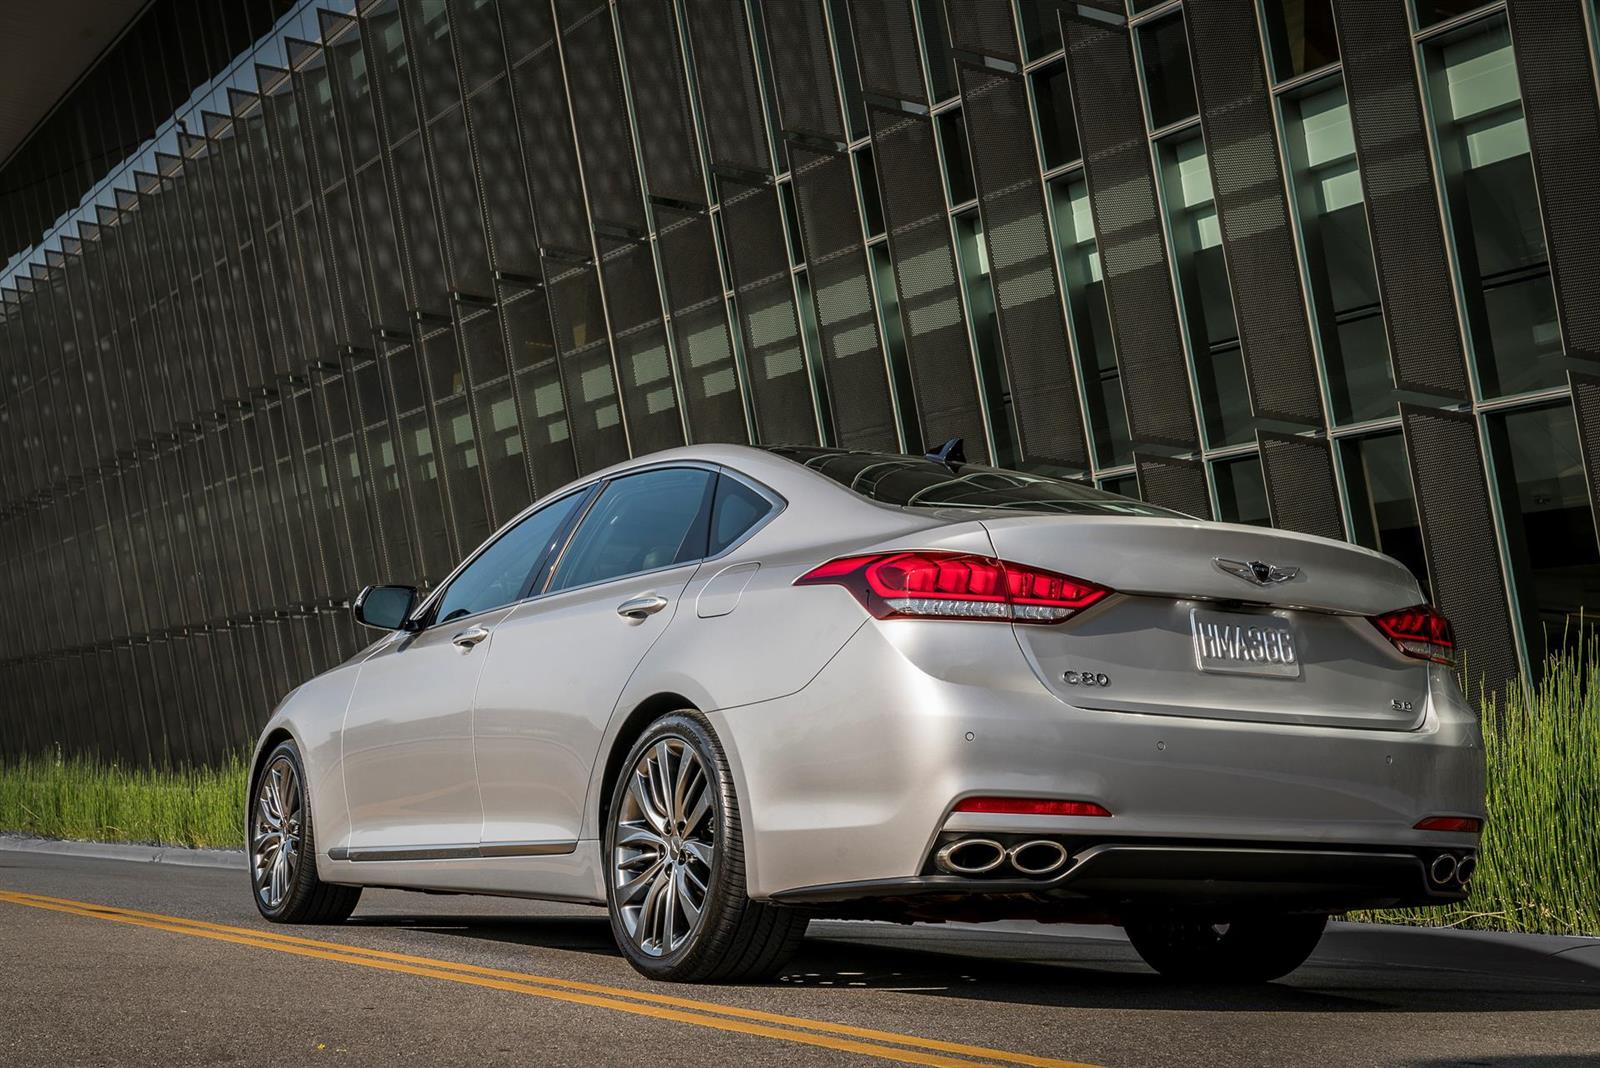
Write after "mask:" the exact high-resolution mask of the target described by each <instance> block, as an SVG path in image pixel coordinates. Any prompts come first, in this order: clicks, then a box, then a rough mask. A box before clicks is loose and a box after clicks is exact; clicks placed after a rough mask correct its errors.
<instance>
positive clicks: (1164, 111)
mask: <svg viewBox="0 0 1600 1068" xmlns="http://www.w3.org/2000/svg"><path fill="white" fill-rule="evenodd" d="M1138 34H1139V59H1140V63H1141V65H1142V66H1143V67H1144V88H1145V95H1146V97H1147V98H1148V99H1149V102H1150V128H1151V129H1152V130H1159V129H1161V128H1162V127H1164V126H1171V125H1172V124H1173V123H1175V122H1182V121H1183V120H1184V119H1187V118H1190V117H1191V116H1194V115H1198V114H1199V113H1200V111H1199V108H1198V107H1197V106H1196V105H1195V99H1194V75H1193V73H1192V72H1191V71H1190V69H1189V42H1188V40H1187V39H1186V38H1185V36H1184V32H1183V12H1182V11H1174V12H1173V13H1172V14H1170V15H1163V16H1162V17H1161V18H1158V19H1152V20H1151V21H1149V22H1146V23H1144V24H1143V25H1141V26H1140V27H1139V29H1138Z"/></svg>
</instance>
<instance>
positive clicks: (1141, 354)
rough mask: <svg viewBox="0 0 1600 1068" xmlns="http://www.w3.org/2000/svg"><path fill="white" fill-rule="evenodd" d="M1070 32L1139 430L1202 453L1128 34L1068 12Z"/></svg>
mask: <svg viewBox="0 0 1600 1068" xmlns="http://www.w3.org/2000/svg"><path fill="white" fill-rule="evenodd" d="M1061 29H1062V34H1063V35H1064V36H1065V38H1066V41H1067V74H1068V77H1069V79H1070V80H1071V82H1072V102H1073V110H1074V112H1075V113H1076V115H1077V119H1078V136H1079V139H1080V140H1081V142H1082V145H1083V168H1084V175H1085V178H1086V181H1087V184H1088V187H1089V201H1090V207H1091V208H1092V214H1093V216H1094V230H1095V238H1096V240H1097V242H1098V246H1099V250H1100V263H1101V269H1102V272H1103V275H1104V280H1105V294H1106V307H1107V310H1108V312H1109V313H1110V318H1111V336H1112V339H1113V342H1114V344H1115V346H1116V351H1117V368H1118V370H1119V372H1120V373H1121V376H1122V383H1123V396H1124V399H1125V401H1126V403H1127V408H1128V428H1129V432H1130V434H1131V436H1132V437H1133V440H1134V441H1136V442H1152V443H1154V444H1159V445H1171V446H1174V447H1176V448H1194V447H1195V446H1196V445H1198V444H1199V437H1198V433H1197V431H1196V429H1195V422H1194V399H1193V397H1192V396H1191V395H1190V392H1189V390H1188V388H1187V382H1188V371H1187V369H1186V368H1185V367H1184V357H1183V335H1182V333H1181V332H1180V330H1179V327H1178V315H1177V304H1176V301H1175V299H1174V297H1173V292H1172V275H1171V273H1170V271H1169V270H1168V264H1167V247H1166V242H1165V239H1164V237H1163V233H1162V225H1161V211H1160V206H1159V203H1158V201H1157V200H1156V186H1155V176H1154V174H1153V173H1152V171H1151V164H1150V150H1149V147H1148V145H1147V143H1146V139H1145V132H1144V114H1143V108H1142V106H1141V104H1140V103H1139V83H1138V80H1137V77H1136V75H1135V74H1134V68H1133V53H1132V52H1131V51H1130V50H1129V41H1128V34H1127V31H1126V30H1124V29H1120V28H1117V27H1113V26H1109V25H1107V24H1106V23H1104V22H1101V21H1099V20H1096V19H1091V18H1086V17H1084V16H1082V15H1080V14H1076V13H1065V12H1064V13H1063V14H1062V16H1061Z"/></svg>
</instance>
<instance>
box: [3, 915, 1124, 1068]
mask: <svg viewBox="0 0 1600 1068" xmlns="http://www.w3.org/2000/svg"><path fill="white" fill-rule="evenodd" d="M0 901H6V902H10V903H11V904H14V905H26V906H28V907H29V908H36V909H47V910H49V911H51V912H61V913H66V914H67V915H71V916H82V917H86V918H89V919H96V920H109V921H111V922H114V923H123V924H129V925H131V926H134V927H145V928H149V929H150V930H154V931H167V932H170V933H172V934H182V935H191V936H193V937H196V938H208V939H211V940H213V941H217V942H231V943H233V944H235V945H241V946H250V947H253V948H255V949H269V950H274V951H276V952H279V953H291V954H294V955H295V956H299V957H312V958H316V959H318V960H328V961H336V962H338V963H340V964H351V965H357V966H360V967H363V968H376V969H378V970H380V971H387V972H400V973H403V974H406V975H417V976H423V977H425V978H429V979H440V980H444V981H445V982H451V983H461V984H464V985H467V986H478V987H486V988H488V989H491V990H503V991H506V992H508V993H513V994H523V995H526V996H528V997H536V998H545V999H548V1000H551V1001H565V1002H568V1003H570V1004H575V1005H588V1006H590V1007H593V1008H600V1009H609V1010H611V1011H613V1012H625V1013H629V1014H631V1015H634V1016H648V1017H652V1018H654V1019H657V1020H671V1021H674V1022H676V1023H684V1024H691V1025H693V1026H696V1027H706V1028H710V1029H712V1030H715V1031H727V1032H732V1033H735V1034H742V1035H755V1036H758V1037H761V1038H769V1039H773V1040H775V1041H779V1042H797V1043H800V1044H802V1045H807V1046H819V1047H822V1048H824V1049H830V1050H838V1051H841V1052H845V1053H857V1054H861V1055H862V1056H867V1057H878V1058H882V1059H884V1060H890V1061H898V1062H900V1063H903V1064H921V1065H930V1066H934V1068H976V1066H979V1065H983V1066H990V1068H994V1066H1007V1065H1026V1066H1028V1068H1093V1066H1092V1065H1085V1064H1083V1063H1081V1062H1078V1061H1065V1060H1058V1059H1055V1058H1052V1057H1040V1056H1035V1055H1033V1054H1028V1053H1012V1052H1008V1051H1006V1050H999V1049H990V1048H988V1047H986V1046H972V1045H967V1044H965V1043H961V1042H943V1041H940V1040H938V1039H932V1038H919V1037H917V1036H915V1035H903V1034H898V1033H896V1032H894V1031H878V1030H875V1029H873V1028H870V1027H853V1026H850V1025H849V1024H838V1023H829V1022H827V1021H825V1020H811V1019H807V1018H805V1017H801V1016H785V1015H782V1014H779V1013H773V1012H762V1011H761V1010H759V1009H747V1008H743V1007H741V1006H737V1005H722V1004H718V1003H717V1002H712V1001H697V1000H695V999H693V998H684V997H676V996H674V995H671V994H658V993H653V992H648V991H642V990H629V989H627V988H625V987H614V986H602V985H600V984H598V983H586V982H582V981H580V980H574V979H557V978H553V977H551V976H544V975H534V974H532V973H529V972H515V971H505V970H502V969H499V968H485V967H481V966H479V965H476V964H462V963H458V962H456V961H449V960H440V959H437V958H434V957H419V956H413V955H411V954H407V953H392V952H389V951H388V950H382V949H369V948H367V947H365V946H352V945H343V944H340V943H338V942H322V941H318V940H316V939H313V938H301V937H299V936H296V935H289V934H282V933H280V932H277V931H267V930H256V929H252V928H248V927H229V926H227V925H225V924H220V923H210V922H207V921H205V920H191V919H186V918H184V917H181V916H164V915H162V914H161V913H157V912H142V911H140V910H138V909H127V908H120V907H117V906H112V905H97V904H91V903H88V902H83V901H72V900H69V899H67V898H58V897H45V896H44V895H42V894H27V893H22V892H20V891H13V890H0Z"/></svg>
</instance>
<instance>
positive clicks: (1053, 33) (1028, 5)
mask: <svg viewBox="0 0 1600 1068" xmlns="http://www.w3.org/2000/svg"><path fill="white" fill-rule="evenodd" d="M991 2H992V0H991ZM1072 6H1073V5H1072V4H1071V3H1070V2H1068V0H1020V2H1019V3H1018V4H1017V14H1018V15H1020V16H1021V19H1022V44H1023V46H1024V48H1025V49H1026V51H1027V56H1028V58H1029V59H1038V58H1039V57H1040V56H1048V55H1049V54H1050V53H1051V52H1054V51H1057V50H1058V49H1060V47H1061V21H1060V18H1059V13H1060V12H1062V11H1065V10H1071V8H1072Z"/></svg>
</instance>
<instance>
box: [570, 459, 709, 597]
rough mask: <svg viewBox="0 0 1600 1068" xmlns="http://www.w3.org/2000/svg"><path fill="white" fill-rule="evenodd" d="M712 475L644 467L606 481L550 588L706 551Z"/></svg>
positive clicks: (687, 558) (655, 565)
mask: <svg viewBox="0 0 1600 1068" xmlns="http://www.w3.org/2000/svg"><path fill="white" fill-rule="evenodd" d="M715 484H716V475H714V474H713V473H712V472H710V471H703V470H700V469H699V468H680V467H671V468H663V469H661V470H656V471H642V472H640V473H639V474H637V475H628V476H627V477H625V478H619V479H616V480H615V481H613V482H609V483H607V484H606V487H605V489H603V490H601V492H600V497H599V499H598V500H596V501H595V502H594V506H593V507H591V508H590V509H589V513H588V514H587V515H586V516H584V517H583V522H582V523H581V524H579V526H578V531H577V533H576V534H574V535H573V537H572V545H571V546H570V547H569V548H568V549H567V551H566V555H565V556H563V557H562V559H561V562H560V563H559V564H558V565H557V566H556V573H555V578H554V579H553V580H552V582H551V583H550V589H551V590H568V589H572V588H573V587H576V586H588V585H590V584H592V583H596V582H605V581H607V580H608V579H615V578H622V577H623V576H625V575H632V574H637V573H638V572H641V571H653V570H655V569H656V568H661V567H668V566H670V565H672V564H680V563H684V562H687V561H690V560H698V559H700V558H701V557H703V556H705V555H706V517H707V514H708V512H709V510H710V509H709V508H708V505H709V503H710V502H709V501H708V499H707V498H708V497H709V496H710V495H711V491H712V488H713V487H714V486H715Z"/></svg>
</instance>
